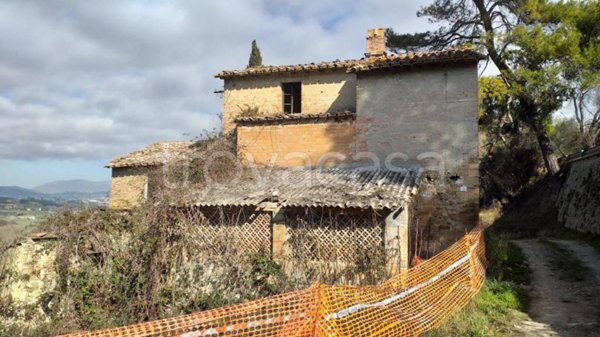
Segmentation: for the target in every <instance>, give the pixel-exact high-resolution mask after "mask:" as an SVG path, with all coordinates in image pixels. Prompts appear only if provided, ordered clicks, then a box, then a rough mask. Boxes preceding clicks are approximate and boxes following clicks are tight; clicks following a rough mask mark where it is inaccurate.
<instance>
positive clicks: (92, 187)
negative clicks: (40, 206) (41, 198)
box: [33, 179, 110, 194]
mask: <svg viewBox="0 0 600 337" xmlns="http://www.w3.org/2000/svg"><path fill="white" fill-rule="evenodd" d="M109 188H110V182H109V181H89V180H84V179H73V180H57V181H53V182H49V183H46V184H43V185H40V186H38V187H35V188H33V190H34V191H36V192H40V193H46V194H57V193H98V192H108V190H109Z"/></svg>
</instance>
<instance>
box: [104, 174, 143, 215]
mask: <svg viewBox="0 0 600 337" xmlns="http://www.w3.org/2000/svg"><path fill="white" fill-rule="evenodd" d="M147 193H148V170H147V169H146V168H113V169H112V178H111V180H110V204H109V207H110V208H131V207H135V206H138V205H139V204H140V203H141V202H142V201H143V200H144V199H145V198H146V197H147Z"/></svg>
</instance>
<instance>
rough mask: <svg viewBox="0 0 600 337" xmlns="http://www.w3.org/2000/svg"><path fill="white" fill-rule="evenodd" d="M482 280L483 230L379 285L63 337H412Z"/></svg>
mask: <svg viewBox="0 0 600 337" xmlns="http://www.w3.org/2000/svg"><path fill="white" fill-rule="evenodd" d="M484 280H485V247H484V241H483V231H482V229H481V228H476V229H474V230H473V231H472V232H470V233H468V234H467V235H465V236H464V237H463V238H461V239H460V240H459V241H457V242H456V243H454V244H453V245H452V246H450V247H449V248H448V249H446V250H444V251H443V252H441V253H439V254H438V255H436V256H434V257H432V258H431V259H428V260H425V261H424V262H422V263H420V264H419V265H417V266H415V267H413V268H410V269H408V270H406V271H403V272H401V273H399V274H397V275H395V276H393V277H392V278H390V279H388V280H387V281H385V282H384V283H382V284H381V285H377V286H344V285H338V286H328V285H321V284H314V285H313V286H311V287H310V288H308V289H305V290H300V291H295V292H289V293H285V294H281V295H277V296H273V297H268V298H264V299H260V300H257V301H252V302H246V303H242V304H238V305H232V306H227V307H222V308H217V309H213V310H208V311H203V312H198V313H194V314H190V315H185V316H180V317H175V318H170V319H163V320H158V321H152V322H147V323H140V324H135V325H130V326H125V327H119V328H112V329H105V330H98V331H94V332H79V333H74V334H70V335H67V336H161V337H163V336H164V337H174V336H181V337H200V336H418V335H419V334H421V333H423V332H425V331H428V330H430V329H433V328H435V327H437V326H438V325H439V324H440V323H441V322H443V321H444V320H445V319H446V318H448V317H449V316H451V315H452V314H453V313H454V312H456V311H457V310H459V309H460V308H462V307H463V306H465V305H466V304H467V303H468V302H469V301H470V300H471V298H473V296H474V295H475V294H477V292H478V291H479V289H480V288H481V285H482V284H483V282H484Z"/></svg>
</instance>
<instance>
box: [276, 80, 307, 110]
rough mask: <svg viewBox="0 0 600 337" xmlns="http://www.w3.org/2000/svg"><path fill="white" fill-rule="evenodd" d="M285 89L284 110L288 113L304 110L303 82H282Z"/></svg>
mask: <svg viewBox="0 0 600 337" xmlns="http://www.w3.org/2000/svg"><path fill="white" fill-rule="evenodd" d="M281 88H282V90H283V112H284V113H286V114H297V113H300V112H302V103H301V102H302V83H301V82H290V83H282V84H281Z"/></svg>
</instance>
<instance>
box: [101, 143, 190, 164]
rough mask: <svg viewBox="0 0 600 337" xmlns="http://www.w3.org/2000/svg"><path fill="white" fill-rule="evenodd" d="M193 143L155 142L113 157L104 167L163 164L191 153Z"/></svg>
mask: <svg viewBox="0 0 600 337" xmlns="http://www.w3.org/2000/svg"><path fill="white" fill-rule="evenodd" d="M193 144H194V142H193V141H166V142H156V143H154V144H151V145H148V146H147V147H146V148H144V149H143V150H139V151H134V152H131V153H129V154H127V155H124V156H121V157H118V158H115V159H113V160H111V161H110V162H109V163H108V164H106V167H110V168H118V167H142V166H154V165H160V164H164V163H166V162H168V161H169V160H171V159H173V158H175V157H181V156H185V155H187V154H190V153H192V151H193V149H192V145H193Z"/></svg>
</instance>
